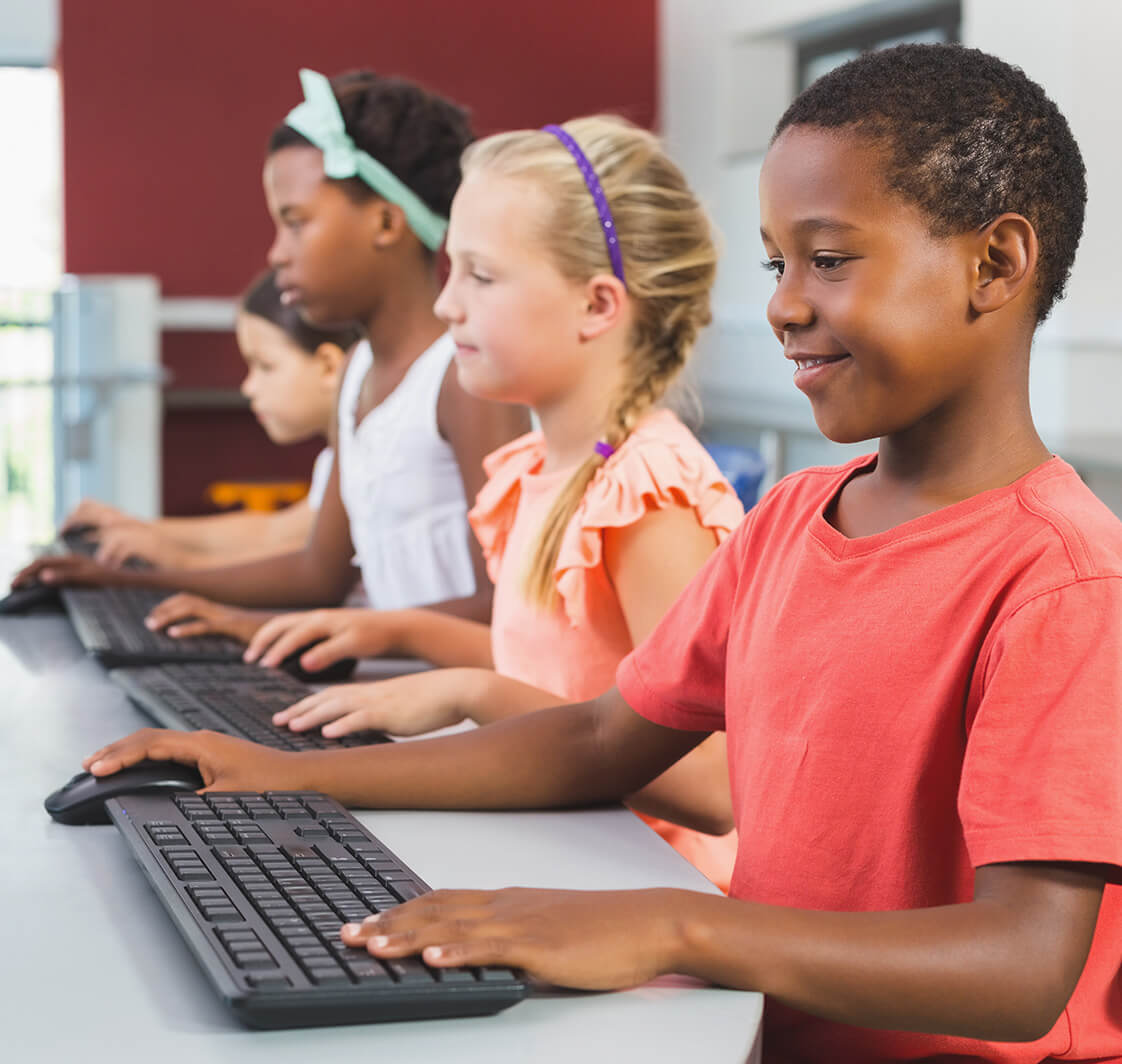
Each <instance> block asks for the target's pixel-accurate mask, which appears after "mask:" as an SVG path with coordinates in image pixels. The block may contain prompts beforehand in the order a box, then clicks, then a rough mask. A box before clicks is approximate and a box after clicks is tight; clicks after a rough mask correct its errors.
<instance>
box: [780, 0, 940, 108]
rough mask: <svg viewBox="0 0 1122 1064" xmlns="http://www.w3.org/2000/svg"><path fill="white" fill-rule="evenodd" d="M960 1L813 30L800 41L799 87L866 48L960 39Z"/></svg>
mask: <svg viewBox="0 0 1122 1064" xmlns="http://www.w3.org/2000/svg"><path fill="white" fill-rule="evenodd" d="M961 24H962V12H961V9H960V5H959V4H958V3H950V4H948V3H940V4H935V5H932V6H931V7H928V8H924V9H922V10H920V11H915V12H911V13H909V14H907V15H899V16H897V17H889V18H882V19H876V20H875V21H867V22H862V23H860V24H859V25H856V26H850V27H848V28H847V29H844V30H840V31H838V32H831V33H821V34H813V35H809V36H807V37H806V38H805V39H804V40H802V41H800V42H799V52H798V91H799V92H802V90H803V89H805V88H806V87H807V86H808V85H809V84H810V83H811V82H812V81H816V80H817V79H818V78H820V77H821V76H822V75H823V74H825V73H827V72H828V71H830V70H833V69H834V67H836V66H841V64H842V63H845V62H848V61H849V60H850V59H856V58H857V56H859V55H861V54H862V53H864V52H874V51H876V50H877V49H879V48H891V47H892V46H893V45H894V44H942V43H957V42H958V41H959V40H960V26H961Z"/></svg>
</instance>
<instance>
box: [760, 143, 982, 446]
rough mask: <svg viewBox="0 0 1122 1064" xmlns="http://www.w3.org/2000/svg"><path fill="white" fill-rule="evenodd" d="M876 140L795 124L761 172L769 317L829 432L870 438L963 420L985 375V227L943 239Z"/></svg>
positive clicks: (836, 437) (799, 382)
mask: <svg viewBox="0 0 1122 1064" xmlns="http://www.w3.org/2000/svg"><path fill="white" fill-rule="evenodd" d="M880 163H881V153H880V151H879V149H878V147H877V145H876V142H875V141H872V140H870V139H869V138H867V137H862V136H858V135H855V134H854V133H852V132H851V131H846V130H825V129H819V128H813V127H804V126H795V127H792V128H790V129H788V130H786V131H785V132H784V133H783V134H782V135H781V136H780V137H779V138H778V139H777V140H776V141H775V143H774V144H773V145H772V147H771V149H770V150H769V152H768V155H767V158H766V159H765V161H764V166H763V171H762V174H761V177H760V207H761V221H762V225H761V233H762V236H763V239H764V245H765V247H766V249H767V255H768V260H769V261H768V263H767V265H768V268H770V269H772V270H774V271H775V273H776V290H775V294H774V295H773V296H772V298H771V300H770V301H769V303H768V311H767V313H768V320H769V322H770V323H771V326H772V329H773V330H774V332H775V335H776V336H777V337H778V338H779V340H780V342H781V343H782V344H783V353H784V356H785V357H786V358H788V359H790V360H791V361H792V363H793V364H794V383H795V385H796V387H798V388H799V389H800V390H802V391H803V392H805V393H806V394H807V396H808V397H809V398H810V401H811V405H812V407H813V409H814V416H815V420H816V421H817V422H818V426H819V428H820V429H821V430H822V432H823V433H824V434H825V435H826V436H828V437H829V438H830V439H832V440H836V441H838V442H852V441H856V440H863V439H872V438H875V437H879V436H886V435H891V434H892V433H894V432H900V431H903V430H905V429H908V428H910V427H912V426H915V425H917V424H919V423H921V422H923V421H924V420H925V419H928V418H933V417H934V418H942V417H944V416H947V415H952V416H953V413H954V411H955V409H956V407H957V406H958V405H960V403H961V401H963V400H964V399H966V393H967V392H969V390H970V387H971V386H972V385H973V384H974V383H975V378H976V376H977V374H978V372H979V368H980V367H979V360H978V352H977V351H974V350H972V348H973V346H974V344H975V343H976V342H977V341H976V339H975V337H974V336H973V335H972V334H971V333H970V329H969V326H970V322H971V320H972V312H971V308H970V297H969V292H970V289H969V284H970V279H971V252H972V241H973V238H974V235H973V234H964V235H962V236H950V237H937V236H934V235H932V233H931V231H930V223H929V220H928V218H927V217H926V215H925V214H924V213H923V212H922V211H921V210H920V209H919V208H918V207H916V206H914V205H912V204H911V203H909V202H907V201H905V200H904V199H903V198H902V197H900V196H898V195H894V194H893V193H892V192H891V191H889V190H888V189H887V188H886V187H885V186H884V185H883V183H882V181H881V180H880V176H879V175H880V172H881V165H880Z"/></svg>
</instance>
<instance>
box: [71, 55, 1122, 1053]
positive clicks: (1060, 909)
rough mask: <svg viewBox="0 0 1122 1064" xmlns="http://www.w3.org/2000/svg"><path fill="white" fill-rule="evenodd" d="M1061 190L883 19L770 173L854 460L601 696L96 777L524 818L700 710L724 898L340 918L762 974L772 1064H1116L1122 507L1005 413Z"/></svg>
mask: <svg viewBox="0 0 1122 1064" xmlns="http://www.w3.org/2000/svg"><path fill="white" fill-rule="evenodd" d="M1085 196H1086V184H1085V177H1084V168H1083V163H1082V159H1081V157H1080V153H1079V149H1078V147H1077V145H1076V143H1075V141H1074V138H1073V137H1072V135H1071V131H1070V129H1069V128H1068V125H1067V122H1066V121H1065V120H1064V118H1063V116H1062V115H1061V114H1060V112H1059V111H1058V109H1057V108H1056V106H1055V104H1053V103H1052V101H1051V100H1049V99H1048V98H1047V97H1046V96H1045V94H1044V92H1043V90H1042V89H1041V88H1040V87H1039V86H1038V85H1036V84H1035V83H1034V82H1032V81H1030V80H1029V79H1028V78H1027V77H1026V76H1025V75H1024V73H1023V72H1022V71H1020V70H1018V69H1017V68H1015V67H1011V66H1009V65H1008V64H1006V63H1004V62H1002V61H1001V60H998V59H996V58H994V57H992V56H987V55H985V54H984V53H981V52H977V51H975V50H973V49H964V48H961V47H959V46H951V45H926V46H920V45H906V46H900V47H898V48H894V49H890V50H887V51H883V52H873V53H870V54H868V55H865V56H862V57H861V58H859V59H856V60H854V61H852V62H851V63H847V64H845V65H844V66H842V67H839V68H838V69H836V70H835V71H833V72H831V73H829V74H827V75H825V76H824V77H823V78H822V79H821V80H819V81H818V82H816V83H815V84H813V85H812V86H811V87H810V88H809V89H807V90H806V91H805V92H804V93H803V94H802V95H801V96H800V97H799V98H798V99H797V100H796V101H795V102H794V103H793V104H792V106H791V107H790V109H789V110H788V111H787V113H786V114H785V115H784V116H783V118H782V119H781V120H780V122H779V125H778V128H777V131H776V134H775V136H774V138H773V140H772V143H771V146H770V148H769V151H768V153H767V156H766V158H765V160H764V164H763V169H762V173H761V179H760V200H761V219H762V223H763V226H762V228H763V236H764V244H765V247H766V249H767V256H768V264H769V266H770V267H771V268H772V269H773V270H774V271H775V274H776V279H777V285H776V290H775V294H774V296H773V297H772V299H771V301H770V303H769V305H768V319H769V321H770V323H771V325H772V328H773V329H774V331H775V334H776V336H777V337H778V338H779V339H780V341H781V342H782V344H783V348H784V355H785V356H786V357H787V358H788V359H789V360H791V362H792V364H793V367H794V370H795V384H796V385H797V386H798V387H799V388H800V389H801V390H802V391H804V392H805V393H806V394H807V395H808V397H809V398H810V401H811V405H812V407H813V410H814V415H815V419H816V421H817V423H818V425H819V427H820V429H821V430H822V431H823V432H824V433H825V434H826V435H827V436H829V437H830V438H831V439H834V440H838V441H856V440H861V439H879V443H878V447H877V451H876V454H875V455H871V456H869V457H865V458H860V459H856V460H854V461H852V462H849V463H847V464H846V465H844V466H842V467H840V468H837V469H811V470H805V471H803V472H801V473H796V474H794V475H792V476H790V477H788V478H786V479H785V480H784V481H782V482H781V483H780V484H779V485H777V486H776V488H774V489H773V490H772V491H771V492H770V493H769V494H768V495H767V496H766V497H765V498H764V499H763V500H762V501H761V502H760V503H759V504H758V505H757V506H756V507H755V508H754V509H753V510H752V511H751V512H750V513H749V514H748V516H747V517H746V518H745V520H744V521H743V522H742V524H741V525H740V526H739V527H738V528H737V530H736V531H735V532H734V533H733V535H732V536H730V537H729V539H728V540H727V541H726V543H725V544H724V545H723V546H722V547H721V548H720V549H719V550H718V551H717V552H716V554H714V555H713V557H712V558H711V559H710V561H709V563H708V564H707V565H706V567H705V568H704V569H703V570H702V572H701V573H700V574H699V575H698V577H697V578H696V579H695V580H694V581H693V582H692V583H691V585H690V586H689V588H687V590H686V592H685V593H684V594H683V595H682V597H681V598H680V599H679V600H678V601H677V603H676V604H675V606H674V607H673V608H672V609H671V611H670V613H669V614H667V616H666V618H665V619H664V620H663V621H662V623H661V624H660V625H659V627H658V628H657V629H656V630H655V632H654V633H653V635H652V636H651V637H650V638H649V639H648V640H647V641H646V642H645V643H644V644H643V645H642V646H640V647H639V648H638V649H637V650H636V651H635V652H634V653H633V654H632V655H631V656H629V657H628V658H627V659H626V660H625V661H624V663H623V664H622V665H621V667H620V670H619V673H618V675H617V682H618V685H619V687H618V689H617V690H615V691H613V692H611V693H610V694H608V695H606V696H603V697H601V698H599V699H597V700H595V701H594V702H589V703H584V704H581V705H576V706H563V707H558V708H555V709H547V710H544V711H542V712H540V713H534V714H529V715H527V716H525V717H521V718H518V719H517V720H511V721H505V722H502V723H500V724H496V725H493V726H492V727H489V728H480V729H478V730H476V731H473V732H470V733H468V734H464V735H455V736H450V737H445V738H437V739H432V740H429V741H421V742H410V743H399V744H396V745H395V746H394V747H393V748H392V749H384V748H383V749H378V750H371V751H344V752H342V753H322V754H312V755H303V754H302V755H290V754H284V753H280V752H274V751H267V750H265V749H264V748H261V747H254V746H252V745H249V744H243V743H239V742H237V741H236V740H232V739H229V738H228V737H225V736H219V735H206V734H202V733H200V734H193V735H181V734H177V733H174V732H157V731H149V732H147V733H142V734H141V735H139V736H135V737H132V738H129V739H125V740H122V741H121V742H120V743H119V744H114V745H113V746H111V747H109V748H107V749H105V750H102V751H100V752H99V753H97V754H95V755H93V757H92V758H91V759H90V761H89V763H90V765H91V767H92V769H93V770H94V771H95V772H96V773H97V774H103V773H108V772H112V771H115V770H116V769H117V768H118V767H120V766H121V765H122V764H126V763H132V762H134V761H136V760H139V759H141V758H143V757H149V756H155V757H165V758H172V759H174V760H177V761H185V762H187V763H197V764H198V765H199V766H200V768H201V769H202V775H203V778H204V779H205V781H206V783H207V784H208V786H211V787H214V788H215V789H217V790H257V789H266V788H280V787H290V786H295V787H308V788H312V789H323V790H326V791H328V792H329V793H331V794H333V795H335V796H336V797H338V798H340V799H341V800H343V801H346V802H350V803H351V804H356V805H364V806H367V807H377V806H396V807H411V806H424V807H449V806H450V807H456V808H460V807H465V808H510V807H545V806H560V805H565V804H569V803H574V802H580V801H593V800H596V799H604V798H609V797H612V796H614V795H619V794H622V793H628V792H629V791H631V790H634V789H635V788H636V787H637V786H641V785H642V784H643V783H645V782H646V781H647V780H649V779H651V778H652V777H653V776H655V775H656V774H657V773H659V772H661V771H663V770H664V769H665V767H666V766H667V765H668V764H670V763H671V762H672V761H673V760H674V759H675V758H677V757H680V756H681V755H682V753H683V752H684V751H686V750H689V749H691V748H692V747H693V746H694V745H695V744H696V743H697V742H699V741H700V739H701V738H702V737H703V736H704V735H706V734H707V733H708V732H709V731H711V730H712V729H713V728H720V727H725V728H727V731H728V736H729V761H730V771H731V774H732V785H733V794H734V806H735V810H736V819H737V825H738V828H739V832H740V846H739V850H738V853H737V862H736V868H735V871H734V873H733V883H732V891H731V893H732V897H731V898H718V897H705V896H702V895H699V894H693V893H690V892H688V891H678V890H663V891H659V890H652V891H642V892H633V891H622V892H555V891H522V890H508V891H499V892H480V891H472V892H455V891H437V892H436V893H435V894H431V895H427V896H425V897H423V898H419V899H417V900H415V901H412V902H409V903H407V904H405V905H402V906H400V907H398V908H397V909H393V910H390V911H388V912H385V913H382V914H379V915H377V916H374V917H371V918H370V919H368V920H367V921H365V922H364V923H363V924H362V925H358V926H348V927H345V928H344V929H343V932H342V935H343V938H344V940H345V941H346V942H348V943H350V944H351V945H359V944H365V945H366V946H367V948H368V949H369V950H370V951H371V952H372V953H374V954H376V955H378V956H382V957H391V956H402V955H405V954H410V953H417V952H422V953H423V956H424V958H425V960H426V961H428V962H429V963H430V964H434V965H446V964H464V963H466V964H487V963H491V962H499V963H503V964H514V965H519V966H521V967H523V968H525V969H526V970H527V971H529V972H531V973H532V974H534V975H536V976H539V977H541V978H544V979H547V980H551V981H553V982H555V983H560V984H562V985H566V986H574V987H586V988H610V987H622V986H629V985H634V984H636V983H641V982H643V981H645V980H647V979H649V978H651V977H653V976H655V975H657V974H659V973H661V972H683V973H687V974H691V975H694V976H698V977H701V978H704V979H709V980H712V981H714V982H718V983H722V984H725V985H728V986H733V987H742V988H746V989H756V990H762V991H764V992H765V993H766V995H767V997H768V1003H767V1009H766V1011H765V1020H764V1032H763V1052H764V1059H765V1060H767V1061H776V1062H792V1061H831V1062H842V1064H846V1062H869V1061H901V1060H919V1059H923V1060H929V1061H933V1060H938V1061H946V1062H949V1061H952V1060H970V1061H1001V1062H1009V1064H1014V1062H1016V1064H1027V1062H1032V1061H1043V1060H1053V1059H1063V1060H1075V1061H1120V1060H1122V981H1120V979H1119V974H1120V957H1122V892H1120V891H1119V887H1118V884H1119V882H1120V881H1122V787H1120V786H1119V765H1120V764H1122V524H1120V523H1119V521H1118V519H1117V518H1116V517H1115V516H1114V515H1112V514H1111V513H1110V512H1109V511H1108V510H1107V509H1106V507H1105V506H1103V505H1102V504H1101V503H1100V502H1099V501H1098V500H1097V499H1096V498H1095V497H1094V496H1093V495H1092V494H1091V492H1090V491H1089V490H1088V489H1087V488H1086V486H1085V485H1083V484H1082V482H1081V481H1080V480H1079V478H1078V476H1077V475H1076V473H1075V471H1074V470H1073V469H1072V468H1071V467H1070V466H1068V465H1067V464H1066V463H1065V462H1063V461H1062V459H1060V458H1057V457H1054V456H1052V455H1050V454H1049V452H1048V449H1047V448H1046V447H1045V446H1044V444H1043V443H1042V442H1041V440H1040V438H1039V436H1038V435H1037V432H1036V429H1035V427H1034V425H1033V422H1032V418H1031V415H1030V411H1029V402H1028V365H1029V354H1030V348H1031V344H1032V338H1033V334H1034V332H1035V329H1036V327H1037V325H1038V324H1039V322H1041V321H1042V320H1043V319H1044V318H1045V317H1046V315H1047V314H1048V312H1049V310H1050V309H1051V307H1052V306H1053V304H1054V302H1055V301H1056V300H1057V299H1058V298H1059V296H1060V295H1061V294H1062V291H1063V288H1064V284H1065V281H1066V278H1067V276H1068V273H1069V271H1070V268H1071V264H1072V261H1073V258H1074V254H1075V249H1076V246H1077V244H1078V240H1079V236H1080V233H1081V230H1082V225H1083V211H1084V201H1085Z"/></svg>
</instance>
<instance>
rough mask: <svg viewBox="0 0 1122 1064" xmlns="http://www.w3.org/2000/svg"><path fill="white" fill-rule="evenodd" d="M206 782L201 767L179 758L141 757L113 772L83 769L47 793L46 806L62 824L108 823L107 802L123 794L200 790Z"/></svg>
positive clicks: (44, 804)
mask: <svg viewBox="0 0 1122 1064" xmlns="http://www.w3.org/2000/svg"><path fill="white" fill-rule="evenodd" d="M202 785H203V778H202V776H200V775H199V770H198V769H197V768H195V767H194V766H193V765H181V764H179V762H177V761H138V762H137V763H136V764H135V765H130V766H129V767H128V768H123V769H121V771H120V772H114V773H113V775H112V776H91V775H90V774H89V773H88V772H79V773H78V775H77V776H75V777H74V778H73V779H72V780H70V781H69V782H67V783H64V784H63V785H62V786H61V787H59V789H58V790H57V791H55V792H54V793H53V794H49V795H48V796H47V799H46V801H44V802H43V808H44V809H46V810H47V812H48V813H50V814H51V816H52V817H54V819H55V820H57V821H58V822H59V823H60V824H108V823H109V814H108V813H106V811H105V803H106V801H108V799H110V798H117V797H119V796H120V795H122V794H167V793H170V792H172V791H197V790H198V789H199V788H200V787H201V786H202Z"/></svg>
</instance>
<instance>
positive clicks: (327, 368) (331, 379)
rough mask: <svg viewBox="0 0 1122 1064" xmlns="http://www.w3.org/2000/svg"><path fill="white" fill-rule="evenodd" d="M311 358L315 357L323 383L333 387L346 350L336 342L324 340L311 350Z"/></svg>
mask: <svg viewBox="0 0 1122 1064" xmlns="http://www.w3.org/2000/svg"><path fill="white" fill-rule="evenodd" d="M312 358H313V359H315V362H316V366H317V367H318V368H319V371H320V374H321V376H322V377H323V378H324V383H325V384H328V385H330V386H331V387H334V385H335V383H336V381H337V380H338V379H339V373H340V371H341V370H342V368H343V363H344V362H345V361H346V359H347V352H346V351H344V350H343V349H342V348H341V347H340V346H339V345H338V344H333V343H330V342H328V341H324V342H323V343H322V344H320V345H319V347H317V348H316V349H315V351H313V352H312Z"/></svg>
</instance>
